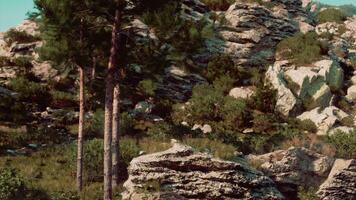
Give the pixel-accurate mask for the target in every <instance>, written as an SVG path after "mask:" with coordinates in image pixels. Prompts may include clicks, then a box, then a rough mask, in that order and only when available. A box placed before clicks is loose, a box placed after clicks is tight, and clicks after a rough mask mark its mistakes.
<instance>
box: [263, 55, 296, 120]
mask: <svg viewBox="0 0 356 200" xmlns="http://www.w3.org/2000/svg"><path fill="white" fill-rule="evenodd" d="M287 63H288V62H286V61H277V62H276V63H275V64H274V65H272V66H270V67H269V68H268V70H267V72H266V81H267V82H268V83H269V84H271V86H272V87H273V88H274V89H276V90H277V103H276V111H277V112H279V113H280V114H282V115H283V116H285V117H288V116H289V115H291V114H292V112H293V109H294V108H295V106H296V104H297V98H296V97H295V96H294V95H293V93H292V91H291V90H290V89H288V88H287V83H286V81H285V80H284V72H283V71H282V68H283V67H284V65H286V64H287Z"/></svg>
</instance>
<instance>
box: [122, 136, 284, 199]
mask: <svg viewBox="0 0 356 200" xmlns="http://www.w3.org/2000/svg"><path fill="white" fill-rule="evenodd" d="M152 181H156V182H159V184H160V188H161V190H167V191H171V192H173V193H176V194H177V195H179V196H182V197H184V198H186V199H204V200H205V199H256V200H257V199H284V198H283V196H282V195H281V194H280V193H279V191H278V190H277V189H276V188H275V185H274V183H273V181H272V180H271V179H270V178H268V177H266V176H264V175H263V174H262V173H261V172H258V171H256V170H253V169H251V168H249V167H247V166H245V165H243V164H241V163H237V162H229V161H222V160H219V159H215V158H212V157H211V156H209V155H207V154H203V153H196V152H194V150H193V149H192V148H191V147H188V146H184V145H180V144H177V143H175V144H174V145H173V147H172V148H170V149H168V150H166V151H163V152H159V153H154V154H150V155H144V156H140V157H137V158H135V159H133V160H132V161H131V163H130V166H129V179H128V180H127V181H126V182H125V183H124V187H125V189H126V191H125V192H124V193H123V199H133V196H135V195H136V194H137V193H140V191H142V188H144V187H145V185H146V184H147V183H148V182H152Z"/></svg>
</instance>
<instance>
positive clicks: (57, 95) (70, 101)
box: [51, 90, 77, 108]
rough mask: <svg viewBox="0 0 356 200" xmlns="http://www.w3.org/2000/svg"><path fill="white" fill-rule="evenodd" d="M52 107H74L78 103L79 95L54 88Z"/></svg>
mask: <svg viewBox="0 0 356 200" xmlns="http://www.w3.org/2000/svg"><path fill="white" fill-rule="evenodd" d="M51 96H52V107H55V108H65V107H74V106H76V105H77V96H76V95H74V94H72V93H69V92H63V91H59V90H52V91H51Z"/></svg>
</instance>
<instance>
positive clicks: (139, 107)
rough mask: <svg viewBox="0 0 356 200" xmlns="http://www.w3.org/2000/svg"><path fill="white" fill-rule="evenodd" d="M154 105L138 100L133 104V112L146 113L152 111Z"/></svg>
mask: <svg viewBox="0 0 356 200" xmlns="http://www.w3.org/2000/svg"><path fill="white" fill-rule="evenodd" d="M153 108H154V105H153V104H152V103H150V102H148V101H140V102H138V103H137V104H136V105H135V109H134V110H133V113H146V114H149V113H151V112H152V109H153Z"/></svg>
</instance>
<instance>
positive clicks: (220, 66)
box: [205, 54, 239, 82]
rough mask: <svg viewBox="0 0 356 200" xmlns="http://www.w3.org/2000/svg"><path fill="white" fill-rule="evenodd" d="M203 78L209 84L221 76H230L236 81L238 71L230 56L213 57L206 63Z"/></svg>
mask: <svg viewBox="0 0 356 200" xmlns="http://www.w3.org/2000/svg"><path fill="white" fill-rule="evenodd" d="M205 76H206V78H207V79H208V80H209V81H210V82H213V81H215V79H217V78H220V77H222V76H230V77H231V78H232V79H235V81H237V80H238V79H239V70H238V68H237V67H236V66H235V64H234V62H233V60H232V58H231V56H229V55H225V54H223V55H215V56H214V57H213V58H212V59H211V60H210V61H209V63H208V68H207V69H206V72H205ZM236 79H237V80H236Z"/></svg>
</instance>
